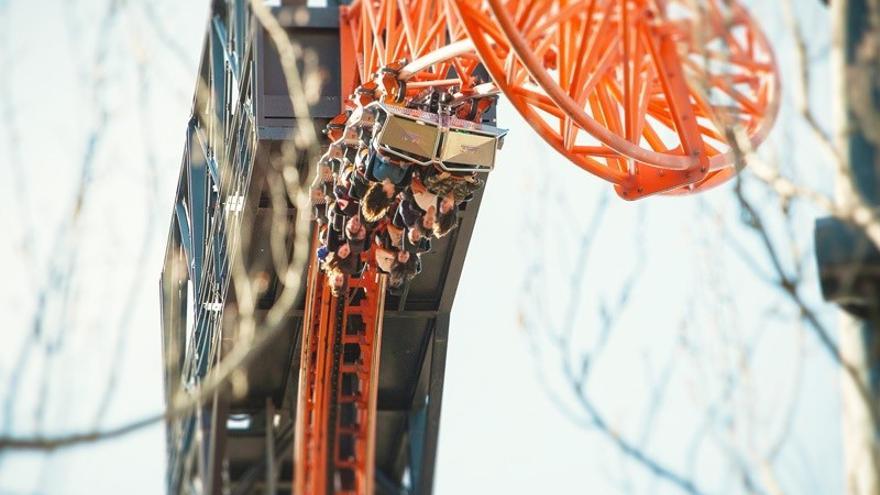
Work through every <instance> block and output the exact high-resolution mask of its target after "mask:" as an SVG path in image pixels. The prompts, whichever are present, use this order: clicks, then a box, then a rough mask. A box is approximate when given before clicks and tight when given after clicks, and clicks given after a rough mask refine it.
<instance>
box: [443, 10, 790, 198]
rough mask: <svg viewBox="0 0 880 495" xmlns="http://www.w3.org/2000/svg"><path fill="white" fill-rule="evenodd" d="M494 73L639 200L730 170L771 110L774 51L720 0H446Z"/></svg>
mask: <svg viewBox="0 0 880 495" xmlns="http://www.w3.org/2000/svg"><path fill="white" fill-rule="evenodd" d="M450 1H451V2H452V3H453V4H454V5H455V7H456V9H457V14H458V19H459V20H460V22H461V23H462V24H463V25H464V27H465V29H466V30H467V32H468V33H469V35H470V37H471V40H472V41H473V43H474V45H475V47H476V49H477V51H478V52H479V54H480V56H481V59H482V60H483V62H484V64H485V65H486V68H487V69H488V71H489V72H490V73H491V74H492V77H493V80H494V81H495V83H496V84H498V85H499V87H500V88H501V89H502V90H503V91H504V93H505V94H506V95H507V97H508V98H509V99H510V101H511V102H512V103H513V105H514V106H515V107H516V108H517V110H519V111H520V113H522V114H523V115H524V116H525V117H526V120H527V121H528V122H529V124H531V125H532V127H533V128H534V129H535V131H536V132H538V134H540V135H541V136H542V137H543V138H544V139H545V140H546V141H547V142H548V143H550V144H551V145H552V146H553V147H554V148H555V149H557V150H558V151H559V152H560V153H562V154H564V155H565V156H567V157H568V158H569V159H570V160H571V161H572V162H574V163H575V164H577V165H578V166H580V167H581V168H584V169H585V170H588V171H590V172H592V173H594V174H595V175H597V176H599V177H601V178H603V179H606V180H608V181H610V182H612V183H614V184H615V185H616V189H617V191H618V193H619V194H620V195H621V196H622V197H624V198H627V199H636V198H639V197H643V196H646V195H649V194H654V193H658V192H673V193H681V192H692V191H695V190H701V189H706V188H708V187H711V186H713V185H716V184H718V183H720V182H723V181H724V180H725V179H727V178H729V177H731V176H732V175H733V174H734V172H735V170H734V168H733V165H734V159H733V153H732V151H731V150H730V147H729V146H728V144H727V142H728V137H729V136H728V133H727V130H728V129H730V128H732V127H734V128H737V129H742V130H743V131H745V133H746V134H747V135H748V137H749V139H750V140H751V142H750V143H749V144H748V145H747V146H757V145H758V144H760V142H761V141H763V140H764V138H765V137H766V136H767V133H768V132H769V129H770V127H771V126H772V124H773V121H774V119H775V117H776V114H777V112H778V107H779V85H780V83H779V77H778V74H777V70H776V63H775V59H774V55H773V51H772V49H771V48H770V45H769V43H768V41H767V39H766V38H765V37H764V35H763V34H762V32H761V31H760V29H759V28H758V27H757V26H756V24H755V23H754V21H753V20H752V18H751V17H750V16H749V15H748V13H747V12H746V10H745V9H744V8H743V7H742V6H741V5H739V4H738V3H737V2H735V1H730V0H726V1H724V2H722V1H721V0H700V1H688V0H590V1H583V0H577V1H564V0H528V1H517V0H507V1H505V0H487V1H484V2H479V3H477V2H472V1H467V0H450Z"/></svg>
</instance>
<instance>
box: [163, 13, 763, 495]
mask: <svg viewBox="0 0 880 495" xmlns="http://www.w3.org/2000/svg"><path fill="white" fill-rule="evenodd" d="M265 3H266V4H269V3H272V2H265ZM275 3H277V4H278V5H274V6H270V12H271V14H272V17H273V18H274V22H275V23H277V27H278V28H280V29H281V30H283V32H284V35H285V36H286V38H287V39H286V41H289V42H290V43H291V44H292V46H293V47H295V49H296V50H297V53H299V54H300V57H299V59H298V65H299V69H300V71H306V70H308V69H309V62H308V61H309V60H312V62H311V64H312V69H314V68H315V67H317V71H318V73H320V74H321V76H322V81H323V82H322V84H321V86H320V97H319V98H317V99H313V100H312V101H309V102H308V118H303V115H302V113H301V112H299V111H295V108H294V107H295V105H294V102H293V101H292V99H291V94H290V93H289V92H288V88H289V86H288V84H287V82H288V80H287V79H286V75H289V72H290V71H289V70H287V71H285V66H284V63H283V62H284V61H283V60H282V58H283V57H282V55H280V54H281V53H284V50H283V49H279V48H278V46H276V44H275V41H273V39H274V38H273V37H272V36H271V33H270V31H269V30H268V29H267V26H266V25H265V23H262V22H261V21H260V20H259V19H258V17H257V16H256V15H255V13H254V10H253V9H254V8H266V7H264V2H262V1H261V2H259V4H250V3H248V2H246V1H244V0H226V1H221V0H215V1H214V2H213V4H212V6H211V12H210V17H209V22H208V25H207V30H206V34H205V40H204V45H203V51H202V58H201V64H200V69H199V72H200V74H199V81H200V82H199V84H197V86H196V91H195V96H194V99H193V113H192V118H191V120H190V122H189V125H188V127H187V135H186V145H185V149H184V156H183V162H182V165H181V172H180V179H179V185H178V191H177V195H176V199H175V205H174V213H173V215H172V221H171V228H170V232H169V238H168V247H167V250H166V257H165V264H164V267H163V271H162V275H161V298H162V336H163V352H164V356H163V357H164V363H165V392H166V399H167V401H168V402H169V403H173V402H174V401H175V400H177V399H178V398H179V397H198V398H199V403H200V404H201V405H200V407H197V408H196V409H195V410H194V411H193V412H192V413H186V414H181V415H175V416H172V417H170V418H169V420H168V421H167V425H166V426H167V428H166V431H167V444H168V470H167V486H168V491H169V493H187V494H189V493H193V494H195V493H199V494H201V493H210V494H214V493H217V494H220V493H224V494H225V493H232V494H247V493H273V494H275V493H296V494H301V495H305V494H329V493H334V494H373V493H382V494H385V493H387V494H403V493H414V494H426V493H430V492H431V491H432V485H433V469H434V460H435V457H436V445H437V435H438V431H439V421H440V409H441V401H442V391H443V374H444V367H445V358H446V345H447V336H448V331H449V315H450V312H451V309H452V304H453V300H454V298H455V291H456V287H457V284H458V280H459V277H460V274H461V270H462V267H463V264H464V258H465V255H466V252H467V248H468V244H469V242H470V238H471V235H472V231H473V227H474V222H475V219H476V215H477V212H478V210H479V207H480V203H481V200H482V189H481V188H480V187H479V185H481V184H484V183H485V182H486V181H487V180H488V179H489V178H490V175H491V170H493V169H494V167H495V165H496V163H495V162H496V158H500V159H502V160H504V156H503V154H497V150H499V149H501V147H502V145H503V140H504V137H505V135H506V131H505V130H503V129H501V128H499V127H497V126H496V121H495V103H496V101H497V99H498V98H501V97H503V98H505V99H506V100H507V101H508V102H509V103H510V104H511V105H512V106H513V107H514V108H515V109H516V110H517V111H518V112H519V113H520V114H521V115H522V116H523V117H524V119H525V121H526V122H528V124H529V125H530V126H531V127H532V129H533V130H534V132H536V133H537V134H538V135H539V136H541V137H542V138H543V140H544V141H545V142H546V143H547V144H548V145H549V146H550V147H552V148H553V149H555V150H556V151H557V152H558V153H560V154H561V155H563V156H564V157H566V158H567V159H568V160H569V161H570V162H571V163H573V164H574V165H576V166H578V167H580V168H582V169H584V170H586V171H587V172H589V173H591V174H593V175H595V176H597V177H599V178H601V179H603V180H605V181H608V182H610V183H611V184H612V185H613V187H614V189H615V191H616V192H617V194H618V195H619V196H620V197H621V198H623V199H625V200H637V199H641V198H645V197H647V196H651V195H655V194H672V195H680V194H690V193H695V192H699V191H704V190H707V189H710V188H712V187H714V186H716V185H718V184H721V183H723V182H725V181H727V180H729V179H730V178H732V177H733V176H734V175H735V174H736V172H737V170H738V167H739V160H738V155H739V153H741V152H742V151H743V149H744V148H749V149H750V148H753V147H757V146H758V145H759V144H760V143H761V142H762V141H763V140H764V139H765V138H766V137H767V134H768V133H769V130H770V129H771V127H772V125H773V121H774V119H775V117H776V114H777V112H778V108H779V102H780V81H779V76H778V71H777V67H776V63H775V59H774V55H773V51H772V49H771V47H770V45H769V43H768V40H767V39H766V37H765V36H764V34H763V33H762V32H761V31H760V29H759V28H758V27H757V24H756V23H755V21H754V20H753V19H752V17H750V15H749V13H748V12H747V11H746V10H745V9H744V8H743V7H742V6H741V5H739V4H738V3H737V2H736V1H733V0H725V1H721V0H699V1H685V0H575V1H566V0H533V1H518V0H483V1H475V0H356V1H354V2H352V3H350V4H344V5H329V6H326V5H321V6H314V5H312V4H311V2H309V3H303V2H299V1H287V0H284V1H281V2H277V1H276V2H275ZM315 61H316V62H315ZM288 69H289V68H288ZM302 129H309V130H314V131H315V132H316V133H318V132H321V131H323V132H324V133H325V134H324V136H325V137H323V138H322V149H323V151H324V155H323V156H320V157H317V156H311V155H310V154H308V153H300V154H298V155H296V156H295V157H294V159H293V160H291V156H290V153H289V149H290V147H296V143H297V139H298V137H297V132H298V131H300V130H302ZM496 155H497V156H496ZM508 160H510V158H508ZM513 165H514V164H513V163H511V164H509V165H507V164H505V165H504V166H513ZM289 169H293V170H295V171H296V172H297V173H296V174H295V176H296V177H297V179H296V180H298V181H299V183H298V184H299V186H300V187H305V188H308V187H309V184H305V183H304V182H303V180H304V179H303V178H305V177H308V176H316V177H318V179H317V180H316V182H315V183H313V184H312V185H311V186H312V190H313V194H312V200H313V202H312V204H311V205H308V206H306V205H304V204H302V203H301V202H297V201H295V200H293V199H290V197H289V196H282V198H283V199H282V200H279V196H278V195H277V194H273V191H277V189H278V187H279V182H280V181H284V180H288V179H289V177H288V178H285V177H286V176H285V170H289ZM383 174H384V175H383ZM389 177H396V179H394V180H391V179H389ZM383 184H386V185H385V186H383ZM383 187H384V188H385V189H384V190H386V191H388V194H387V197H386V199H385V200H383V201H384V202H382V203H381V204H382V208H381V209H380V210H381V214H373V213H375V212H373V213H370V214H365V213H364V204H365V202H366V201H365V200H364V199H363V198H364V197H365V196H364V194H365V193H364V191H366V190H368V189H370V188H373V189H376V193H377V194H379V195H380V196H381V194H380V193H381V191H382V190H383ZM355 191H357V192H355ZM459 191H463V192H461V194H458V192H459ZM425 198H428V199H427V200H425ZM444 198H448V203H446V204H444V203H443V200H444ZM407 201H408V202H409V203H408V204H409V206H408V207H406V206H405V205H404V204H403V203H405V202H407ZM449 205H453V206H449ZM312 207H314V214H312V213H313V212H312V211H309V212H305V213H308V215H304V214H303V213H304V208H312ZM435 207H436V208H435ZM407 208H410V209H409V210H407ZM410 211H415V212H416V213H417V215H416V216H415V217H413V218H412V219H408V218H407V214H408V213H407V212H410ZM368 213H369V212H368ZM398 213H399V215H398ZM444 215H445V216H446V217H444V218H451V219H452V220H451V222H452V223H451V224H448V226H449V227H450V228H443V229H440V230H438V229H437V228H436V225H437V224H439V223H441V222H440V221H439V219H440V217H441V216H444ZM435 216H436V218H435ZM396 217H398V218H396ZM426 217H428V218H427V219H426ZM304 218H312V219H315V220H317V222H313V221H311V220H309V221H308V225H304V223H305V222H306V220H304ZM399 219H400V220H399ZM398 220H399V221H398ZM447 223H448V222H447ZM279 224H281V225H283V226H284V228H283V229H279V228H278V226H279ZM306 227H307V228H308V230H309V231H310V232H311V236H310V237H309V238H310V239H311V244H310V245H308V246H307V249H308V250H309V253H308V260H309V261H308V264H307V268H306V269H304V270H303V271H302V273H297V274H295V275H296V276H295V277H293V278H295V279H298V281H299V282H300V286H301V290H299V291H298V292H297V293H295V294H293V295H291V294H289V293H288V292H289V290H290V287H291V286H295V284H293V283H292V280H291V277H290V276H287V275H284V274H283V270H281V269H279V260H278V256H277V252H278V251H279V249H278V246H279V245H280V246H281V247H282V249H281V250H282V251H285V252H286V256H285V260H289V256H287V255H290V254H291V251H292V250H294V249H303V247H302V246H297V245H296V243H295V238H296V234H295V232H297V229H299V231H302V230H303V229H305V228H306ZM343 245H344V246H345V248H341V246H343ZM294 254H296V253H294ZM300 255H301V256H302V257H303V258H304V257H305V255H304V253H302V252H300ZM383 260H384V261H383ZM280 264H281V265H284V263H283V262H282V263H280ZM235 272H238V273H244V274H246V275H247V277H246V279H247V280H248V283H247V284H242V283H240V282H236V281H234V280H233V279H234V274H235ZM416 274H417V275H416ZM398 275H399V276H398ZM282 300H286V301H292V303H291V304H289V305H287V306H284V305H281V306H279V302H280V301H282ZM279 307H281V308H283V310H281V311H279V309H278V308H279ZM242 313H247V314H246V315H245V316H248V317H249V318H250V319H251V321H252V322H253V323H252V324H248V325H243V324H241V323H240V322H241V321H243V320H242V318H241V317H242ZM260 332H262V334H260ZM242 341H246V342H253V343H255V344H254V345H253V347H252V348H248V351H249V352H248V353H247V354H246V356H245V357H246V359H241V360H240V362H239V361H235V360H236V359H238V358H239V357H240V355H239V354H237V353H238V352H240V350H239V349H237V346H236V343H240V342H242ZM230 362H235V364H236V366H235V367H234V369H231V370H226V371H228V374H229V379H228V380H226V381H225V382H224V383H226V384H227V385H225V386H219V387H210V386H209V384H210V381H211V379H212V377H213V376H214V375H212V372H214V374H216V372H218V370H221V369H223V366H224V363H227V364H228V363H230Z"/></svg>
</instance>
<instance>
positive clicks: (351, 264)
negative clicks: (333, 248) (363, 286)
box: [324, 253, 358, 276]
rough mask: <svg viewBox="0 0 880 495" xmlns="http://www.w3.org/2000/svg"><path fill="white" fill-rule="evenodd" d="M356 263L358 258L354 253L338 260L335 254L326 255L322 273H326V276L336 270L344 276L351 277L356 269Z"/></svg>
mask: <svg viewBox="0 0 880 495" xmlns="http://www.w3.org/2000/svg"><path fill="white" fill-rule="evenodd" d="M357 262H358V256H357V254H355V253H351V254H349V255H348V256H346V257H345V258H340V257H339V256H337V255H336V253H330V254H328V255H327V259H325V260H324V271H325V272H327V275H328V276H329V275H330V273H331V272H333V271H336V270H338V271H340V272H342V273H344V274H346V275H351V274H353V273H354V272H355V270H356V269H357Z"/></svg>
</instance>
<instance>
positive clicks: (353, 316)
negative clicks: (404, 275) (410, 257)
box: [294, 260, 385, 495]
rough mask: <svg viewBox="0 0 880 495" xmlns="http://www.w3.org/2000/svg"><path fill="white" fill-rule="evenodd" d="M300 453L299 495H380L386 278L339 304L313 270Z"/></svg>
mask: <svg viewBox="0 0 880 495" xmlns="http://www.w3.org/2000/svg"><path fill="white" fill-rule="evenodd" d="M307 298H308V299H307V301H306V318H305V324H304V325H303V336H302V354H301V364H300V382H299V383H300V386H299V402H298V407H297V418H296V443H295V447H294V448H295V451H294V470H295V476H294V492H295V493H297V494H300V495H306V494H308V495H318V494H352V495H354V494H358V495H362V494H371V493H373V471H374V465H375V461H374V445H375V442H374V438H375V430H376V428H375V423H376V399H377V392H378V372H379V355H380V346H381V340H382V314H383V311H384V305H385V276H384V275H380V274H379V273H378V272H376V271H375V270H374V269H372V268H369V269H367V271H366V272H364V274H363V275H361V277H359V278H354V277H352V278H350V279H349V281H348V284H347V287H346V288H345V289H344V290H343V291H342V293H341V294H340V296H339V297H336V296H334V295H333V294H332V293H331V292H330V287H329V285H328V284H327V283H326V278H325V277H324V275H323V274H322V273H321V272H320V269H319V267H318V266H317V261H316V260H313V261H312V263H311V266H310V267H309V285H308V291H307Z"/></svg>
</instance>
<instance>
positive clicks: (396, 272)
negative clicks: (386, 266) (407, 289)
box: [389, 254, 419, 287]
mask: <svg viewBox="0 0 880 495" xmlns="http://www.w3.org/2000/svg"><path fill="white" fill-rule="evenodd" d="M418 272H419V269H418V256H416V255H414V254H411V255H410V257H409V259H408V260H407V261H406V263H401V262H399V261H397V259H396V258H395V260H394V262H393V263H392V264H391V271H390V272H389V273H390V275H389V279H390V280H397V279H399V280H400V284H398V285H397V286H395V285H392V287H399V286H400V285H403V283H404V282H407V281H409V280H411V279H412V278H413V277H415V276H416V274H417V273H418Z"/></svg>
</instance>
